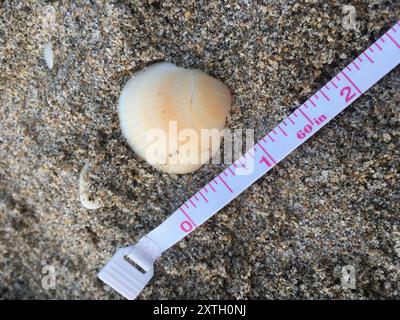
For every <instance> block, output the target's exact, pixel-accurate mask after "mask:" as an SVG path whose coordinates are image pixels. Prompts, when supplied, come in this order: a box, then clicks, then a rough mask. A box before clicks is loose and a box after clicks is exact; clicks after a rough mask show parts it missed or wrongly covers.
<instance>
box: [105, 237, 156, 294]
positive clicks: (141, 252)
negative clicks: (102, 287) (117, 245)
mask: <svg viewBox="0 0 400 320" xmlns="http://www.w3.org/2000/svg"><path fill="white" fill-rule="evenodd" d="M160 255H161V252H160V250H159V249H158V247H157V245H156V244H155V243H154V242H153V241H152V240H150V239H148V238H146V237H143V238H141V239H140V240H139V242H138V243H137V244H135V245H132V246H129V247H125V248H121V249H119V250H118V251H117V252H116V253H115V255H114V256H113V257H112V258H111V260H110V261H109V262H108V263H107V264H106V265H105V266H104V267H103V269H102V270H101V271H100V272H99V274H98V277H99V278H100V279H101V280H102V281H103V282H105V283H106V284H107V285H109V286H110V287H111V288H113V289H114V290H115V291H117V292H118V293H120V294H121V295H123V296H124V297H125V298H127V299H129V300H133V299H135V298H136V297H137V296H138V295H139V293H140V292H141V291H142V290H143V288H144V287H145V286H146V285H147V283H148V282H149V281H150V279H151V278H152V277H153V275H154V261H155V260H156V259H157V258H158V257H159V256H160ZM130 261H131V262H130ZM133 263H135V264H136V265H137V266H135V265H134V264H133ZM140 268H142V269H143V270H140Z"/></svg>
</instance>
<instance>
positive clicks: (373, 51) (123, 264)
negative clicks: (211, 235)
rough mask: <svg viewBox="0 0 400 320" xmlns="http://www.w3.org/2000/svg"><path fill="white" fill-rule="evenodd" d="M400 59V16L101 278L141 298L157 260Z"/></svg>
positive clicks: (124, 250) (118, 255)
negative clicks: (367, 46)
mask: <svg viewBox="0 0 400 320" xmlns="http://www.w3.org/2000/svg"><path fill="white" fill-rule="evenodd" d="M399 63H400V21H399V22H397V23H396V24H395V25H394V26H393V27H392V28H391V29H390V30H389V31H387V32H386V33H385V34H384V35H383V36H382V37H381V38H379V39H378V40H377V41H376V42H375V43H373V44H372V45H371V46H370V47H369V48H368V49H367V50H365V51H364V52H362V53H361V54H360V55H359V56H358V57H357V58H356V59H354V61H352V62H351V63H350V64H349V65H347V66H346V67H345V68H344V69H343V70H342V71H340V72H339V73H338V74H337V75H336V76H335V77H333V78H332V79H331V80H330V81H328V83H326V84H325V85H324V86H323V87H322V88H321V89H320V90H319V91H317V92H316V93H315V94H314V95H313V96H312V97H311V98H310V99H308V100H307V101H306V102H305V103H304V104H302V105H301V106H300V107H298V108H297V110H296V111H294V112H293V113H292V114H290V115H289V116H288V117H286V118H285V119H283V120H282V121H281V123H279V124H278V125H277V126H276V127H275V128H274V129H272V131H270V132H269V133H267V134H266V135H265V136H264V137H263V138H262V139H261V140H259V141H258V142H257V143H256V144H255V145H254V146H253V147H252V148H251V149H250V150H248V151H247V152H246V153H245V154H244V155H243V156H242V157H240V158H239V159H238V160H237V161H235V162H234V163H233V164H231V165H230V166H228V167H227V168H226V169H225V170H224V171H222V172H221V173H220V174H219V175H218V176H217V177H215V178H214V179H213V180H211V181H210V182H209V183H208V184H207V185H205V186H204V187H203V188H202V189H201V190H199V191H198V192H197V193H196V194H194V195H193V196H192V197H191V198H190V199H188V200H187V201H186V202H185V203H184V204H183V205H182V206H181V207H179V208H178V209H177V210H176V211H175V212H174V213H172V214H171V215H170V216H169V217H168V218H167V219H166V220H165V221H164V222H163V223H162V224H160V225H159V226H158V227H157V228H155V229H153V230H152V231H150V232H149V233H148V234H146V235H145V236H143V237H142V238H141V239H140V240H139V241H138V243H137V244H135V245H132V246H129V247H125V248H122V249H119V250H118V251H117V253H116V254H115V255H114V256H113V257H112V259H111V260H110V261H109V262H108V263H107V264H106V265H105V266H104V268H103V269H102V270H101V271H100V273H99V275H98V276H99V278H100V279H101V280H103V281H104V282H105V283H106V284H108V285H109V286H111V287H112V288H114V289H115V290H116V291H118V292H119V293H120V294H122V295H123V296H124V297H126V298H128V299H134V298H136V296H137V295H138V294H139V293H140V292H141V291H142V289H143V288H144V287H145V286H146V284H147V283H148V282H149V281H150V279H151V278H152V276H153V274H154V261H155V260H156V259H157V258H158V257H159V256H160V255H161V253H162V252H164V251H165V250H167V249H168V248H170V247H171V246H173V245H174V244H175V243H177V242H178V241H179V240H181V239H182V238H183V237H185V236H186V235H188V234H189V233H190V232H192V231H193V230H195V229H196V228H197V227H198V226H200V225H201V224H202V223H203V222H205V221H206V220H207V219H209V218H210V217H211V216H213V215H214V214H215V213H216V212H218V211H219V210H220V209H221V208H223V207H224V206H225V205H227V204H228V203H229V202H231V201H232V200H233V199H234V198H235V197H237V196H238V195H239V194H240V193H241V192H243V191H244V190H245V189H247V188H248V187H249V186H250V185H251V184H253V183H254V182H255V181H256V180H257V179H259V178H260V177H261V176H263V175H264V174H265V173H267V172H268V171H270V170H271V169H272V168H273V167H274V166H275V165H277V164H278V163H279V162H280V161H281V160H282V159H284V158H285V157H286V156H287V155H289V154H290V153H291V152H292V151H293V150H294V149H296V148H297V147H298V146H300V145H301V144H303V143H304V142H305V141H307V140H308V139H309V138H310V137H311V136H312V135H314V134H315V133H316V132H317V131H318V130H320V129H321V128H322V127H323V126H324V125H326V124H327V123H328V122H329V121H330V120H332V119H333V118H334V117H335V116H336V115H337V114H339V113H340V112H341V111H342V110H344V109H345V108H347V107H348V106H349V105H350V104H352V103H353V102H354V101H355V100H356V99H357V98H359V97H360V96H361V95H362V94H363V93H364V92H365V91H367V90H368V89H369V88H370V87H371V86H372V85H374V84H375V83H376V82H377V81H379V80H380V79H381V78H382V77H383V76H385V75H386V74H387V73H388V72H390V71H391V70H392V69H393V68H395V67H396V66H397V65H398V64H399ZM134 263H136V265H138V266H139V267H140V268H139V267H137V266H135V265H134ZM140 269H142V270H140Z"/></svg>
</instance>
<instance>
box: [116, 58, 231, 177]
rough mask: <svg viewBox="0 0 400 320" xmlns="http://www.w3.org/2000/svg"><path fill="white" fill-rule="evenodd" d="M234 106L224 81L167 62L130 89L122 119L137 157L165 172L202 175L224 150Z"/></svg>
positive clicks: (123, 99) (121, 108)
mask: <svg viewBox="0 0 400 320" xmlns="http://www.w3.org/2000/svg"><path fill="white" fill-rule="evenodd" d="M230 106H231V94H230V91H229V89H228V88H227V87H226V86H225V85H224V84H223V83H222V82H221V81H219V80H217V79H215V78H213V77H211V76H209V75H207V74H206V73H204V72H202V71H200V70H195V69H184V68H179V67H177V66H175V65H174V64H171V63H166V62H163V63H157V64H154V65H152V66H150V67H148V68H146V69H144V70H142V71H139V72H137V73H136V74H134V76H133V77H132V78H131V79H130V80H129V81H128V82H127V83H126V85H125V86H124V88H123V89H122V92H121V95H120V98H119V117H120V123H121V129H122V133H123V135H124V137H125V138H126V140H127V142H128V143H129V145H130V146H131V148H132V149H133V150H134V151H135V153H136V154H137V155H139V156H140V157H141V158H143V159H145V160H146V161H147V162H149V163H150V164H152V165H153V166H154V167H156V168H158V169H160V170H162V171H165V172H170V173H177V174H183V173H189V172H192V171H195V170H197V169H198V168H200V167H201V165H202V164H204V163H205V162H207V161H208V160H209V158H210V156H212V154H213V153H215V152H216V151H218V150H219V145H220V140H221V133H222V130H223V129H224V127H225V122H226V117H227V115H228V112H229V109H230ZM174 127H176V130H174ZM207 129H208V130H210V129H213V131H214V132H213V133H214V140H211V139H209V138H205V137H207V131H205V130H207ZM175 133H177V135H176V134H175ZM161 134H162V135H163V136H164V137H165V138H164V139H163V138H162V137H161V136H162V135H161ZM202 135H203V140H202V139H201V137H202ZM194 137H196V139H194Z"/></svg>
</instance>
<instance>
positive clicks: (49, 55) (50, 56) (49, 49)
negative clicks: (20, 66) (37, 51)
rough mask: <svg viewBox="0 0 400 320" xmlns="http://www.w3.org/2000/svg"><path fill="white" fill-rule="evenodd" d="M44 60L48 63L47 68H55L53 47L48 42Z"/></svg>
mask: <svg viewBox="0 0 400 320" xmlns="http://www.w3.org/2000/svg"><path fill="white" fill-rule="evenodd" d="M43 55H44V60H45V61H46V65H47V67H48V68H49V69H50V70H51V69H52V68H53V66H54V55H53V46H52V44H51V42H50V41H49V42H47V43H46V45H45V46H44V50H43Z"/></svg>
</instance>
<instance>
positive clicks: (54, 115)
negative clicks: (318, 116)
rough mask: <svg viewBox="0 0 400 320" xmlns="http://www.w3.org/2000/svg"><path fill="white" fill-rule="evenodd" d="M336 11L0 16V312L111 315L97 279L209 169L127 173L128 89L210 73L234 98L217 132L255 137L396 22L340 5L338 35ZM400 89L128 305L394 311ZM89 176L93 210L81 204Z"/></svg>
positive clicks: (366, 7) (375, 4) (333, 129)
mask: <svg viewBox="0 0 400 320" xmlns="http://www.w3.org/2000/svg"><path fill="white" fill-rule="evenodd" d="M347 2H348V1H323V3H324V4H321V1H313V0H308V1H307V0H305V1H265V2H264V4H262V5H261V4H260V3H258V2H256V1H251V0H247V1H240V2H233V1H226V2H224V3H222V2H219V1H215V2H205V3H203V4H199V3H197V2H196V1H185V4H181V5H176V4H175V1H165V2H164V1H152V2H150V1H149V2H147V1H143V2H140V1H79V5H78V4H74V3H75V1H63V2H62V4H58V2H57V1H46V2H45V1H0V4H1V7H0V98H1V110H0V111H1V112H0V130H1V131H0V132H1V136H0V257H1V258H0V297H2V298H24V299H28V298H63V299H119V298H120V296H119V295H118V294H116V293H114V292H113V291H111V290H110V289H107V288H105V287H104V285H103V283H102V282H101V281H100V280H98V279H97V278H96V273H97V272H98V271H99V269H100V268H101V267H102V266H103V264H104V263H105V262H106V261H107V260H108V259H109V258H110V256H111V254H112V253H113V252H114V251H115V249H116V247H118V246H125V245H128V244H131V243H134V242H135V241H136V240H137V239H138V238H140V237H141V236H142V235H144V234H145V233H146V232H148V231H149V230H151V229H152V228H154V227H155V226H157V225H158V224H159V223H160V222H162V221H163V220H164V219H165V218H166V217H167V216H168V215H169V214H170V213H171V212H172V211H174V210H175V209H176V208H177V207H179V205H180V203H181V202H182V201H183V200H185V198H186V197H188V196H190V195H191V194H192V193H193V192H195V191H196V190H197V189H198V188H199V187H201V186H203V185H204V184H205V183H206V182H207V181H208V180H209V179H211V178H212V177H213V176H214V175H215V174H217V173H218V172H219V170H220V169H221V166H217V165H206V166H204V167H202V168H201V169H200V170H199V171H197V172H196V173H194V174H188V175H184V176H175V175H169V174H164V173H160V172H159V171H157V170H155V169H153V168H152V167H150V166H149V165H147V164H146V163H144V162H143V161H140V160H138V159H136V158H135V155H134V153H133V152H132V151H131V150H130V148H129V147H128V145H127V144H126V143H125V141H124V139H123V138H122V136H121V133H120V129H119V122H118V114H117V99H118V96H119V92H120V90H121V88H122V86H123V85H124V83H125V82H126V81H127V79H128V78H129V77H130V75H132V73H134V72H135V71H136V70H139V69H141V68H142V67H144V66H146V65H148V64H150V63H152V62H155V61H161V60H165V61H170V62H173V63H176V64H178V65H180V66H184V67H195V68H200V69H202V70H204V71H206V72H208V73H209V74H212V75H213V76H215V77H217V78H218V79H220V80H222V81H223V82H224V83H225V84H227V85H228V86H229V87H230V88H231V90H232V94H233V109H232V112H231V114H230V116H229V119H228V126H229V127H230V128H255V135H256V138H259V137H261V135H262V134H263V133H264V132H266V131H267V130H268V129H270V128H272V127H273V126H274V124H276V123H277V122H278V121H279V120H280V119H282V118H283V117H284V115H285V114H288V113H290V112H291V111H292V110H294V108H295V107H296V106H297V105H298V104H299V103H301V102H303V101H304V100H305V99H306V98H307V97H308V96H309V95H310V94H311V93H312V92H313V91H315V90H316V89H317V88H319V87H320V86H321V85H322V84H324V83H325V81H327V80H328V79H330V77H331V76H333V75H334V74H335V73H336V72H337V71H339V70H340V69H341V68H342V67H343V66H345V65H346V64H347V63H348V62H350V61H351V60H352V57H354V56H355V55H356V53H357V52H360V50H362V49H363V48H365V47H366V46H367V45H368V44H370V43H371V41H373V39H375V38H377V37H379V36H380V35H381V34H382V33H383V32H385V31H386V30H387V29H388V28H389V27H390V26H391V25H392V24H393V23H394V22H396V20H397V19H398V18H399V17H400V2H399V1H396V0H391V1H368V4H366V1H352V3H353V4H354V6H355V8H356V14H357V16H356V18H357V23H358V25H357V30H351V31H347V30H345V29H344V28H343V27H342V24H341V21H342V18H343V14H342V6H343V5H344V4H347ZM48 41H51V42H52V44H53V50H54V59H55V61H54V63H55V64H54V68H53V69H52V70H49V69H48V68H47V67H46V64H45V62H44V60H43V48H44V46H45V44H46V43H47V42H48ZM399 75H400V69H399V68H397V69H396V70H394V71H393V72H392V73H390V74H389V75H387V76H386V77H385V79H383V80H382V81H381V82H379V84H377V85H376V86H374V87H373V88H372V89H371V90H370V91H369V92H368V93H366V94H365V95H364V96H363V97H362V98H360V99H359V100H358V101H357V102H356V103H354V104H353V106H352V107H351V108H349V110H346V111H345V112H343V113H342V114H341V115H339V116H338V117H337V118H336V119H335V120H334V121H332V122H331V123H330V124H328V125H327V126H326V127H325V128H324V129H323V130H322V131H321V132H320V133H318V134H317V135H316V136H315V137H314V138H313V139H312V140H311V141H309V142H307V144H306V145H304V146H302V147H300V148H299V149H298V150H297V151H295V152H293V154H292V155H290V156H289V157H288V158H287V159H286V160H285V161H283V162H282V163H281V164H279V166H278V167H277V168H275V169H274V170H273V171H272V172H270V173H269V174H268V175H267V176H265V177H263V178H262V179H260V180H259V181H258V182H257V183H255V184H254V185H253V186H252V187H250V188H249V189H248V190H247V191H245V192H244V194H242V195H241V196H240V197H239V198H238V199H236V200H234V201H233V202H232V203H231V204H230V205H229V206H227V207H226V208H224V209H223V210H222V211H221V212H220V213H219V214H217V215H216V216H215V217H214V218H212V219H211V220H210V221H208V222H207V223H206V224H205V225H204V226H203V227H201V228H200V229H198V230H197V231H196V232H194V233H193V234H192V235H191V236H190V237H188V238H187V239H185V240H183V241H182V242H180V243H179V244H178V245H176V246H175V247H173V248H172V249H171V250H169V251H168V252H167V253H165V254H164V255H163V256H162V258H161V259H160V260H159V262H158V264H157V271H156V275H155V277H154V279H153V281H152V282H151V284H150V285H148V286H147V287H146V289H145V290H144V291H143V293H142V295H141V296H140V298H143V299H148V298H154V299H156V298H163V299H176V298H252V299H253V298H255V299H259V298H280V299H282V298H306V299H308V298H318V299H320V298H339V299H343V298H368V299H369V298H399V275H400V271H399V257H400V229H399V203H400V202H399V200H400V199H399V160H400V151H399V150H400V148H399V147H400V143H399V111H400V110H399V105H400V90H399V88H400V78H399ZM87 163H89V164H92V166H91V170H90V177H89V178H90V181H91V184H92V193H93V194H92V196H93V197H99V198H101V199H102V201H103V204H104V207H102V208H100V209H97V210H87V209H85V208H84V207H83V206H82V204H81V202H80V201H79V195H78V178H79V173H80V171H81V169H82V168H83V166H84V165H85V164H87ZM345 265H352V266H354V268H355V271H356V289H354V290H348V289H347V290H346V289H343V288H342V286H341V270H342V267H343V266H345ZM44 266H51V267H53V268H54V270H55V272H56V281H57V282H56V286H55V289H48V290H46V289H44V288H43V287H42V278H43V276H44V274H42V268H43V267H44Z"/></svg>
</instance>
